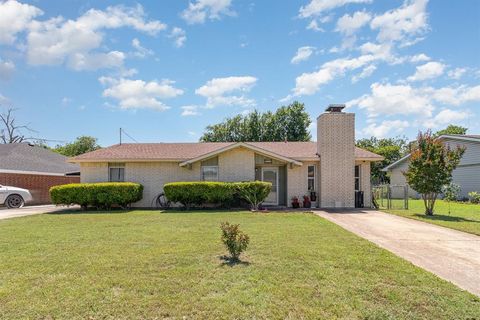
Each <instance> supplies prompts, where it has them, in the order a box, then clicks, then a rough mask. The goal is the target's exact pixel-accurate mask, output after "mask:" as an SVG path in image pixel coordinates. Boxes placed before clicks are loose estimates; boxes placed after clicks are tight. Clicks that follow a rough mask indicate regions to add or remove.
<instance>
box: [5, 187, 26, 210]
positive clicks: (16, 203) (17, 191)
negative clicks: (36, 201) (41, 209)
mask: <svg viewBox="0 0 480 320" xmlns="http://www.w3.org/2000/svg"><path fill="white" fill-rule="evenodd" d="M30 201H32V195H31V194H30V191H28V190H27V189H22V188H17V187H9V186H2V185H0V205H5V206H7V207H8V208H21V207H23V206H24V205H25V203H27V202H30Z"/></svg>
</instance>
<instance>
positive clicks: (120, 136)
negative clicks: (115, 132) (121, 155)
mask: <svg viewBox="0 0 480 320" xmlns="http://www.w3.org/2000/svg"><path fill="white" fill-rule="evenodd" d="M121 144H122V128H120V145H121Z"/></svg>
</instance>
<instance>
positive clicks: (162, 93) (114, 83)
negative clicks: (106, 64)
mask: <svg viewBox="0 0 480 320" xmlns="http://www.w3.org/2000/svg"><path fill="white" fill-rule="evenodd" d="M99 81H100V83H102V84H103V85H105V86H107V88H106V89H105V90H104V91H103V96H104V97H107V98H112V99H115V100H117V101H118V103H119V106H120V108H121V109H140V108H150V109H155V110H159V111H163V110H166V109H168V108H169V107H168V106H166V105H165V104H164V103H163V102H162V101H161V100H163V99H170V98H175V97H177V96H180V95H182V94H183V90H181V89H177V88H175V87H173V84H174V82H173V81H171V80H162V81H160V82H157V81H150V82H145V81H143V80H131V79H125V78H120V79H115V78H111V77H101V78H99Z"/></svg>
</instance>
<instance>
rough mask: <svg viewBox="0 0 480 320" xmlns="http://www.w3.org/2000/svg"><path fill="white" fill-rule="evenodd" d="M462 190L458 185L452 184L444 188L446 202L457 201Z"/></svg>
mask: <svg viewBox="0 0 480 320" xmlns="http://www.w3.org/2000/svg"><path fill="white" fill-rule="evenodd" d="M460 191H461V188H460V186H459V185H458V184H455V183H453V182H452V183H450V184H447V185H445V186H443V189H442V193H443V199H444V200H445V201H457V199H458V196H459V195H460Z"/></svg>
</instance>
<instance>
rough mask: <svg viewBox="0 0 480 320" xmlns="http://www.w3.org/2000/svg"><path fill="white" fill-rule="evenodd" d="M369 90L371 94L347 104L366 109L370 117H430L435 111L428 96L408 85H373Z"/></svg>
mask: <svg viewBox="0 0 480 320" xmlns="http://www.w3.org/2000/svg"><path fill="white" fill-rule="evenodd" d="M370 89H371V94H365V95H363V96H361V97H360V98H357V99H354V100H352V101H349V102H348V103H347V104H348V105H349V106H355V105H356V106H358V107H359V108H360V109H366V110H367V111H368V116H370V117H375V116H378V115H380V114H384V115H395V114H401V115H422V116H427V117H430V116H431V115H432V112H433V110H434V109H435V107H434V105H433V104H432V101H431V99H430V98H429V97H428V95H425V94H424V93H423V92H422V91H421V90H419V89H415V88H412V87H411V86H409V85H392V84H381V83H373V84H372V85H371V86H370Z"/></svg>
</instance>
